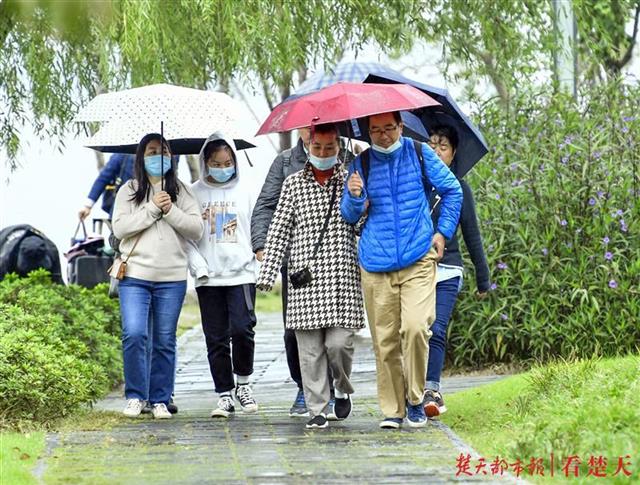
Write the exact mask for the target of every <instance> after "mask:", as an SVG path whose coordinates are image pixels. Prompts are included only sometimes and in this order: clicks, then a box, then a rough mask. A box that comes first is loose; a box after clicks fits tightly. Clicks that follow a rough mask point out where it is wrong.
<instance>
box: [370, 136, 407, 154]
mask: <svg viewBox="0 0 640 485" xmlns="http://www.w3.org/2000/svg"><path fill="white" fill-rule="evenodd" d="M401 147H402V141H400V138H398V141H396V142H395V143H394V144H392V145H391V146H389V148H383V147H381V146H380V145H375V144H372V145H371V148H373V149H374V150H375V151H377V152H379V153H384V154H385V155H389V154H390V153H393V152H395V151H396V150H398V149H399V148H401Z"/></svg>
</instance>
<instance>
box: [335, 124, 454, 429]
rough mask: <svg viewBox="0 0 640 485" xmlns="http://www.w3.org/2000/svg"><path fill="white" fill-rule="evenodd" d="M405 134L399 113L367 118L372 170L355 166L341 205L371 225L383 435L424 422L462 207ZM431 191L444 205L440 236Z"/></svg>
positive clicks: (371, 297)
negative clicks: (440, 303) (439, 309)
mask: <svg viewBox="0 0 640 485" xmlns="http://www.w3.org/2000/svg"><path fill="white" fill-rule="evenodd" d="M401 134H402V122H401V118H400V114H399V113H384V114H380V115H375V116H371V117H370V118H369V135H370V136H371V142H372V144H371V150H369V151H368V157H366V158H367V160H366V164H367V165H368V166H366V167H363V161H362V155H360V156H358V157H357V158H356V160H355V161H354V163H352V164H351V167H350V169H349V178H348V183H347V186H346V187H345V190H344V193H343V197H342V203H341V211H342V216H343V217H344V219H345V220H346V221H347V222H349V223H352V224H355V223H356V222H358V221H359V220H360V218H361V217H362V216H363V215H365V213H366V217H367V219H366V221H365V222H364V225H363V229H362V236H361V238H360V243H359V260H360V266H361V273H362V286H363V289H364V297H365V305H366V310H367V317H368V320H369V325H370V328H371V336H372V340H373V349H374V352H375V355H376V369H377V381H378V399H379V401H380V408H381V410H382V412H383V414H384V420H383V421H382V422H381V423H380V427H381V428H399V427H400V426H401V424H402V422H403V420H404V417H405V415H406V416H407V419H408V422H409V426H412V427H421V426H424V425H425V424H426V422H427V418H426V416H425V413H424V409H423V407H422V399H423V394H424V376H425V375H426V366H427V358H426V356H427V355H428V352H429V348H428V341H429V337H430V336H431V332H430V330H429V327H430V326H431V324H432V323H433V321H434V320H435V287H436V263H437V261H438V260H439V259H440V258H442V255H443V253H444V246H445V240H446V239H450V238H451V237H452V236H453V235H454V234H455V230H456V227H457V225H458V218H459V216H460V208H461V206H462V189H461V188H460V184H459V183H458V181H457V180H456V177H455V176H454V175H453V173H451V171H450V170H449V169H448V168H447V166H446V165H445V164H444V163H443V162H442V161H441V160H440V159H439V158H438V157H437V156H436V154H435V153H434V152H433V150H432V149H431V148H429V147H428V146H427V145H426V144H419V146H420V147H421V148H422V157H419V156H418V154H417V153H416V148H415V144H414V141H413V140H412V139H410V138H404V137H402V136H401ZM421 158H422V160H423V162H424V166H423V167H420V159H421ZM423 173H424V174H425V175H426V179H427V180H423ZM363 175H364V178H365V179H366V180H363ZM426 183H428V184H430V185H431V186H433V187H434V188H435V190H436V191H437V193H438V194H439V195H440V196H441V198H442V200H441V202H440V204H441V212H440V217H439V219H438V226H437V227H436V228H435V230H434V227H433V224H432V222H431V216H430V207H429V200H428V198H427V197H426V194H425V184H426Z"/></svg>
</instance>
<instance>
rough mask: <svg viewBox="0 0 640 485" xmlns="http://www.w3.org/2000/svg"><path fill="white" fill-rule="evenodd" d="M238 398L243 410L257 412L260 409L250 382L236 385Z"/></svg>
mask: <svg viewBox="0 0 640 485" xmlns="http://www.w3.org/2000/svg"><path fill="white" fill-rule="evenodd" d="M236 399H237V400H238V402H239V403H240V407H241V408H242V411H243V412H245V413H255V412H257V411H258V403H257V402H256V400H255V399H254V398H253V391H252V390H251V387H250V386H249V384H241V385H239V386H238V387H236Z"/></svg>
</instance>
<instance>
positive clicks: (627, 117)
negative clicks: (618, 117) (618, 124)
mask: <svg viewBox="0 0 640 485" xmlns="http://www.w3.org/2000/svg"><path fill="white" fill-rule="evenodd" d="M635 119H636V117H635V116H624V117H623V118H622V121H624V122H625V123H628V122H629V121H633V120H635Z"/></svg>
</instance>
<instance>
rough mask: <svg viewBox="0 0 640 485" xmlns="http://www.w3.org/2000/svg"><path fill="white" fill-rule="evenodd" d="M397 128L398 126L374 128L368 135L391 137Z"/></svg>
mask: <svg viewBox="0 0 640 485" xmlns="http://www.w3.org/2000/svg"><path fill="white" fill-rule="evenodd" d="M397 128H398V125H387V126H385V127H384V128H382V129H380V128H374V129H373V130H369V134H370V135H372V136H380V135H382V134H383V133H384V134H385V135H391V134H392V133H393V132H394V131H396V129H397Z"/></svg>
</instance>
